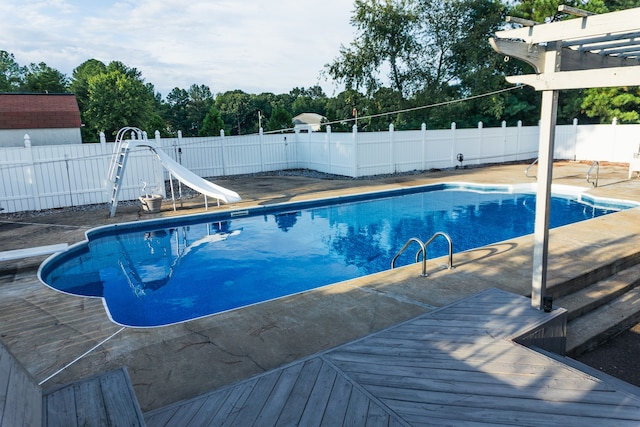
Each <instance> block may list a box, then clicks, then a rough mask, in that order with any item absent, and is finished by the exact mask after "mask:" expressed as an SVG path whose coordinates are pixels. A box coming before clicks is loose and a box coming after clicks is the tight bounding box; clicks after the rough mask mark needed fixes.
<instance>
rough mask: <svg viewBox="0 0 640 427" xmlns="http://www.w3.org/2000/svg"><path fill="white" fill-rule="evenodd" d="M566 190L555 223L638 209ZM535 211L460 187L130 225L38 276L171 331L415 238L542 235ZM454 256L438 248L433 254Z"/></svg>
mask: <svg viewBox="0 0 640 427" xmlns="http://www.w3.org/2000/svg"><path fill="white" fill-rule="evenodd" d="M562 190H564V191H563V194H556V195H555V196H554V197H553V199H552V207H551V224H550V226H551V227H558V226H562V225H566V224H569V223H573V222H577V221H582V220H585V219H590V218H594V217H597V216H600V215H604V214H607V213H610V212H613V211H617V210H620V209H624V208H628V207H632V206H635V205H633V204H631V203H623V202H618V201H611V200H595V199H593V198H588V197H587V196H585V195H583V194H581V193H579V192H576V191H574V190H570V189H567V188H564V189H562ZM534 212H535V194H534V193H533V188H532V186H530V185H526V186H519V187H516V188H514V187H510V186H480V185H470V184H455V183H453V184H438V185H431V186H422V187H413V188H406V189H402V190H394V191H385V192H378V193H368V194H361V195H355V196H345V197H340V198H336V199H323V200H314V201H308V202H299V203H288V204H278V205H271V206H262V207H256V208H251V209H248V210H236V211H227V212H221V213H214V214H200V215H191V216H184V217H179V218H165V219H160V220H149V221H141V222H135V223H123V224H116V225H113V226H106V227H100V228H96V229H93V230H91V231H89V232H87V241H86V242H82V243H79V244H76V245H74V246H72V247H71V248H70V249H69V250H68V251H67V252H65V253H62V254H57V255H54V256H52V257H50V258H49V259H47V260H46V261H45V262H44V263H43V264H42V265H41V267H40V270H39V272H38V274H39V277H40V279H41V280H42V282H43V283H45V284H46V285H48V286H50V287H52V288H54V289H56V290H59V291H61V292H65V293H69V294H74V295H80V296H88V297H98V298H102V299H103V302H104V306H105V308H106V310H107V312H108V314H109V316H110V318H111V319H112V320H113V321H114V322H115V323H118V324H121V325H125V326H131V327H152V326H161V325H168V324H173V323H178V322H182V321H186V320H191V319H195V318H199V317H203V316H208V315H211V314H215V313H220V312H224V311H227V310H232V309H235V308H238V307H243V306H247V305H251V304H256V303H259V302H263V301H267V300H271V299H275V298H279V297H282V296H286V295H291V294H295V293H299V292H304V291H307V290H309V289H314V288H318V287H321V286H325V285H329V284H332V283H336V282H339V281H343V280H347V279H352V278H355V277H359V276H363V275H368V274H372V273H376V272H380V271H383V270H386V269H388V268H389V266H390V262H391V259H392V258H393V256H394V255H395V253H396V252H397V251H398V250H399V249H400V248H401V247H402V246H403V245H404V243H405V242H406V241H407V240H408V239H410V238H412V237H417V238H419V239H421V240H423V241H424V240H426V239H428V238H429V237H430V236H431V235H432V234H433V233H435V232H437V231H442V232H445V233H447V234H449V235H450V236H451V238H452V240H453V244H454V251H455V252H460V251H464V250H468V249H472V248H476V247H480V246H484V245H488V244H491V243H495V242H498V241H503V240H507V239H512V238H515V237H519V236H522V235H525V234H530V233H532V232H533V222H534ZM446 251H447V246H446V242H445V241H444V239H443V241H441V242H439V241H437V240H436V241H434V244H433V245H432V246H430V247H429V252H428V255H429V258H434V257H437V256H442V255H445V254H446ZM414 256H415V251H407V253H406V254H405V255H403V256H402V257H401V258H400V259H399V260H398V261H397V262H396V265H403V264H408V263H410V262H413V261H414V259H413V258H414Z"/></svg>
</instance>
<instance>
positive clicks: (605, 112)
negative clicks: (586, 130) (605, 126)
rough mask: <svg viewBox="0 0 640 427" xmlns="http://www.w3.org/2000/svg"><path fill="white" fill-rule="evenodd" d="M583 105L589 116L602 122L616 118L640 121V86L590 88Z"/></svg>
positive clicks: (629, 121) (621, 120)
mask: <svg viewBox="0 0 640 427" xmlns="http://www.w3.org/2000/svg"><path fill="white" fill-rule="evenodd" d="M582 105H583V106H584V107H585V110H586V114H587V115H588V116H589V117H597V118H599V119H600V122H601V123H611V122H612V121H613V119H614V118H616V119H618V121H620V122H625V123H640V114H639V113H638V111H639V110H640V88H639V87H638V86H634V87H608V88H601V89H590V90H588V91H587V94H586V96H585V98H584V100H583V102H582Z"/></svg>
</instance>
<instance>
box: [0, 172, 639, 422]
mask: <svg viewBox="0 0 640 427" xmlns="http://www.w3.org/2000/svg"><path fill="white" fill-rule="evenodd" d="M525 167H526V165H522V164H519V165H500V166H491V167H485V168H474V169H461V170H451V171H437V172H425V173H420V174H414V175H400V176H391V177H381V178H374V179H362V180H352V179H314V178H309V177H304V176H253V177H240V178H230V179H222V180H218V181H216V182H217V183H219V184H221V185H223V186H225V187H227V188H230V189H232V190H234V191H236V192H238V193H239V194H240V195H241V196H242V197H243V199H244V201H243V202H241V203H234V204H231V205H226V206H223V207H222V209H234V208H239V207H245V206H253V205H262V204H269V203H279V202H285V201H296V200H303V199H310V198H319V197H329V196H335V195H339V194H347V193H354V192H362V191H374V190H382V189H388V188H397V187H402V186H414V185H420V184H428V183H437V182H444V181H458V182H477V183H492V184H503V183H504V184H511V183H527V182H531V180H530V179H528V178H526V177H525V176H524V168H525ZM588 168H589V165H587V164H581V163H573V162H560V163H556V164H555V166H554V177H555V178H554V181H553V182H554V184H566V185H574V186H581V187H586V188H590V187H591V186H590V184H588V183H587V182H586V180H585V174H586V171H587V170H588ZM533 172H534V174H535V170H534V171H533ZM627 174H628V172H627V168H626V166H621V165H603V166H601V168H600V181H599V187H598V188H596V189H592V190H590V192H591V193H592V194H594V195H597V196H602V197H610V198H619V199H627V200H635V201H640V180H639V179H631V180H628V179H627ZM214 209H217V208H214ZM202 210H203V209H202V199H201V198H196V199H191V200H187V201H186V202H185V208H183V209H181V210H180V209H179V210H178V211H177V212H173V211H172V209H171V203H170V202H168V203H167V202H165V204H164V205H163V211H162V212H160V213H159V214H144V213H142V212H141V209H140V208H138V207H132V206H129V207H127V206H121V207H119V208H118V213H117V215H116V217H115V218H113V219H110V218H108V209H107V208H106V207H103V208H102V209H99V210H84V211H80V210H70V209H64V210H60V211H54V212H49V213H46V214H25V215H7V214H5V215H0V236H1V239H0V250H9V249H18V248H25V247H32V246H39V245H46V244H54V243H70V244H72V243H75V242H77V241H80V240H82V239H83V238H84V232H85V231H86V230H87V229H89V228H92V227H96V226H99V225H104V224H108V223H115V222H123V221H136V220H141V219H148V218H152V217H160V216H173V215H181V214H191V213H196V212H201V211H202ZM433 231H434V232H435V231H437V230H433ZM550 235H551V238H550V259H549V283H548V286H550V287H551V286H553V284H554V283H558V282H560V281H563V280H566V279H567V278H570V277H574V276H577V275H579V274H580V273H582V272H584V271H589V270H591V269H593V267H594V265H597V264H599V263H602V264H604V263H606V262H608V261H610V260H614V259H620V258H623V257H625V256H628V255H630V254H633V253H636V252H638V251H640V248H638V245H637V242H638V238H639V237H640V208H635V209H630V210H627V211H623V212H618V213H615V214H612V215H608V216H605V217H600V218H596V219H593V220H590V221H585V222H582V223H579V224H574V225H571V226H566V227H561V228H559V229H555V230H552V231H551V234H550ZM454 245H455V242H454ZM532 248H533V239H532V237H531V236H525V237H522V238H519V239H514V240H510V241H506V242H500V243H496V244H494V245H489V246H487V247H483V248H479V249H475V250H471V251H468V252H465V253H462V254H457V255H455V256H454V266H455V267H456V269H455V270H452V271H449V270H445V269H442V268H441V266H440V264H443V263H444V262H440V260H436V261H430V262H428V264H427V267H428V269H429V273H430V276H429V277H427V278H423V277H420V276H419V272H420V267H419V266H418V265H415V266H409V267H404V268H400V269H396V270H393V271H387V272H383V273H379V274H376V275H372V276H368V277H366V278H360V279H355V280H351V281H347V282H342V283H339V284H336V285H332V286H328V287H325V288H322V289H318V290H315V291H311V292H308V293H305V294H301V295H296V296H292V297H288V298H283V299H280V300H277V301H272V302H267V303H263V304H259V305H256V306H252V307H249V308H245V309H239V310H235V311H232V312H228V313H223V314H220V315H216V316H211V317H208V318H204V319H199V320H195V321H191V322H186V323H183V324H180V325H174V326H169V327H163V328H155V329H129V328H127V329H121V327H120V326H118V325H115V324H113V323H111V322H110V321H109V319H108V318H107V315H106V313H105V311H104V308H103V307H102V302H101V300H99V299H89V298H80V297H73V296H68V295H63V294H60V293H58V292H55V291H53V290H50V289H48V288H47V287H45V286H43V285H42V284H41V283H40V282H39V281H38V279H37V277H36V272H35V268H37V265H38V264H39V262H40V261H42V259H43V258H42V257H41V258H32V259H24V260H18V261H8V262H3V263H0V340H1V341H2V342H3V343H4V344H5V345H6V346H7V347H8V348H9V349H10V351H11V352H12V353H13V354H14V355H15V356H16V357H17V359H18V360H19V361H20V362H21V363H22V364H23V365H24V366H25V368H26V369H27V370H28V371H29V372H30V373H31V375H33V376H34V378H35V379H36V380H37V381H38V382H40V381H43V380H45V379H47V378H48V377H49V376H50V375H52V374H54V373H55V372H56V371H58V370H59V369H60V368H62V367H64V366H65V365H67V364H68V363H70V362H72V361H73V360H74V359H76V358H77V357H78V356H80V355H82V354H83V353H85V352H86V351H88V350H90V349H92V348H93V347H94V346H96V345H98V344H99V343H100V342H101V341H103V340H104V339H106V338H108V337H110V336H112V335H114V334H115V335H114V336H113V337H112V338H111V339H109V340H108V341H107V342H106V343H104V344H102V345H99V346H98V347H97V348H96V349H95V350H94V351H92V352H91V353H89V354H88V355H87V356H85V357H83V358H82V359H80V360H79V361H77V362H76V363H74V364H73V365H71V366H70V367H69V368H67V369H65V370H63V371H62V372H61V373H59V374H57V375H56V376H54V377H53V378H51V379H50V380H48V381H46V382H45V383H44V384H43V387H45V388H47V387H53V386H56V385H59V384H66V383H69V382H72V381H75V380H78V379H80V378H84V377H87V376H90V375H95V374H97V373H101V372H107V371H110V370H113V369H115V368H119V367H122V366H126V367H127V368H128V371H129V374H130V376H131V379H132V382H133V385H134V389H135V392H136V395H137V398H138V401H139V403H140V406H141V407H142V410H143V411H149V410H152V409H156V408H159V407H162V406H165V405H167V404H169V403H172V402H175V401H179V400H182V399H186V398H190V397H193V396H196V395H199V394H201V393H203V392H206V391H209V390H211V389H213V388H217V387H220V386H223V385H226V384H230V383H233V382H236V381H238V380H241V379H245V378H248V377H251V376H253V375H255V374H258V373H261V372H264V371H267V370H270V369H273V368H276V367H279V366H282V365H285V364H287V363H290V362H292V361H294V360H297V359H300V358H302V357H305V356H308V355H311V354H314V353H316V352H318V351H321V350H325V349H328V348H332V347H335V346H337V345H339V344H343V343H346V342H349V341H352V340H354V339H356V338H360V337H362V336H365V335H368V334H370V333H371V332H374V331H378V330H381V329H384V328H386V327H388V326H390V325H394V324H397V323H399V322H402V321H404V320H407V319H410V318H413V317H416V316H418V315H420V314H423V313H425V312H428V311H430V310H433V309H434V308H435V307H441V306H443V305H446V304H449V303H451V302H454V301H457V300H459V299H462V298H465V297H468V296H470V295H473V294H475V293H477V292H479V291H482V290H485V289H487V288H491V287H496V288H499V289H503V290H507V291H510V292H513V293H516V294H520V295H527V294H528V293H529V291H530V286H531V284H530V278H531V255H532V252H533V249H532Z"/></svg>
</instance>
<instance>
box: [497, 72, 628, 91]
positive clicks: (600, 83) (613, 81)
mask: <svg viewBox="0 0 640 427" xmlns="http://www.w3.org/2000/svg"><path fill="white" fill-rule="evenodd" d="M639 73H640V71H639V70H638V69H637V68H636V67H620V68H602V69H597V70H579V71H563V72H558V73H552V74H549V75H541V74H525V75H522V76H508V77H507V78H506V79H507V81H508V82H509V83H519V84H525V85H529V86H533V87H534V88H535V89H536V90H565V89H584V88H596V87H618V86H638V85H640V81H639V77H640V76H639Z"/></svg>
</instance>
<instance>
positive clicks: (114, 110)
mask: <svg viewBox="0 0 640 427" xmlns="http://www.w3.org/2000/svg"><path fill="white" fill-rule="evenodd" d="M153 117H154V93H153V87H152V86H148V85H145V83H144V81H143V79H142V76H141V73H140V72H139V71H138V70H136V69H135V68H130V67H127V66H126V65H124V64H123V63H121V62H118V61H113V62H111V63H109V65H107V66H106V68H105V69H104V71H103V72H100V73H97V74H95V75H90V76H89V77H88V78H87V100H86V116H85V118H86V119H87V121H85V123H84V124H85V127H87V128H88V129H89V130H90V131H91V132H92V133H93V134H99V133H100V132H104V133H105V135H107V136H114V135H115V134H116V133H117V132H118V130H119V129H120V128H123V127H126V126H135V127H139V128H141V129H143V130H147V131H153V130H152V129H148V128H147V126H148V124H149V122H150V121H151V119H152V118H153Z"/></svg>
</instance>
